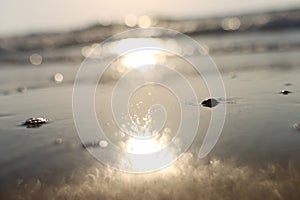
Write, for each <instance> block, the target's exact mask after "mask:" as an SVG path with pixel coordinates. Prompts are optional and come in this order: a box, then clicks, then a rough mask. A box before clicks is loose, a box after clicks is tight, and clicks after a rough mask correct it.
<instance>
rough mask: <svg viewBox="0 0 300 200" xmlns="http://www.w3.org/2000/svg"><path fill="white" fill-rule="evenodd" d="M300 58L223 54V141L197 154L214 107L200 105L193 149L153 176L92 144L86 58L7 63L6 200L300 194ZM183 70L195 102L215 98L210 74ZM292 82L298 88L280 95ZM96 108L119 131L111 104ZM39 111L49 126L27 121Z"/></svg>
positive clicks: (0, 93)
mask: <svg viewBox="0 0 300 200" xmlns="http://www.w3.org/2000/svg"><path fill="white" fill-rule="evenodd" d="M298 55H299V51H285V52H272V53H270V52H263V53H251V54H232V55H220V56H214V57H213V59H214V60H215V62H216V64H217V66H218V67H219V69H220V71H221V73H222V78H223V80H224V83H225V88H226V93H227V99H225V100H224V101H223V102H221V103H226V104H227V114H226V122H225V126H224V129H223V132H222V135H221V137H220V139H219V141H218V142H217V145H216V146H215V147H214V149H213V151H212V152H211V153H210V154H209V155H208V156H207V157H206V158H205V159H199V158H198V157H197V154H198V151H199V148H200V145H201V143H202V141H203V137H204V135H205V131H206V129H207V125H208V122H209V118H210V109H211V108H205V107H202V106H201V105H200V104H199V108H200V112H201V119H200V127H199V130H198V135H197V138H196V140H195V142H194V143H193V145H192V146H191V148H190V149H189V151H188V152H186V153H185V154H184V155H183V156H182V157H181V158H180V159H179V160H178V161H177V162H176V163H175V164H174V165H172V166H170V167H168V168H166V169H164V170H162V171H159V172H155V173H150V174H143V175H134V174H127V173H122V172H118V171H116V170H112V169H110V168H107V167H105V166H103V165H102V164H100V163H99V162H97V161H96V160H95V159H94V158H93V157H92V156H91V155H90V154H89V153H88V152H87V151H86V150H85V149H84V148H83V147H82V144H81V141H80V140H79V137H78V134H77V132H76V129H75V125H74V121H73V115H72V90H73V81H74V78H75V74H76V71H77V69H78V67H79V64H80V63H77V64H66V63H53V64H46V65H41V66H37V67H35V66H26V65H22V66H17V65H15V66H13V65H8V64H2V66H3V67H2V68H0V81H1V83H0V107H1V111H0V138H1V139H0V154H1V155H0V198H1V199H41V198H42V199H144V198H149V199H199V198H201V199H299V198H300V192H299V191H298V189H299V188H300V181H299V180H300V179H299V178H300V177H299V176H300V159H299V153H300V146H299V143H300V132H299V131H297V130H295V129H294V128H293V125H294V124H295V123H300V115H299V111H300V100H299V99H300V88H299V85H300V79H299V78H298V75H299V72H300V68H299V66H300V62H299V60H298ZM182 70H183V71H184V73H185V75H186V76H187V77H188V79H189V80H190V82H191V83H192V85H193V86H194V88H195V90H196V94H197V98H198V100H199V101H198V102H190V103H191V106H195V105H196V104H197V103H201V102H202V101H203V100H205V99H207V98H209V95H208V93H207V90H206V87H205V85H204V83H203V80H202V79H201V78H199V77H198V76H197V75H195V74H194V73H193V70H189V69H186V68H182ZM56 73H62V74H63V75H64V80H63V81H62V82H61V83H59V84H58V83H56V82H55V81H53V76H54V75H55V74H56ZM169 78H170V82H172V83H174V84H176V80H174V79H172V77H169ZM287 83H288V85H287ZM86 84H88V83H86ZM20 87H21V88H25V89H18V88H20ZM112 87H113V83H110V82H107V83H105V84H104V87H102V88H98V89H97V93H96V98H97V99H99V100H101V99H107V98H108V97H109V95H110V91H111V88H112ZM178 87H180V85H179V86H178ZM285 89H286V90H289V91H292V93H290V94H288V95H282V94H280V91H281V90H285ZM215 98H222V97H215ZM187 101H188V100H187ZM196 106H197V105H196ZM96 109H97V113H98V117H99V120H100V121H101V123H104V125H106V126H107V130H108V131H109V132H112V133H114V131H113V130H114V127H113V125H111V123H107V122H110V120H111V117H110V116H109V115H103V114H102V113H107V111H106V109H108V107H107V106H106V105H105V104H104V105H103V104H100V105H96ZM174 112H176V111H174ZM30 117H46V118H48V119H49V120H50V122H49V123H47V124H44V125H43V126H41V127H39V128H26V127H24V126H21V124H22V123H23V122H24V121H25V120H26V119H28V118H30ZM174 120H175V121H176V119H175V118H174ZM171 122H172V120H171ZM173 123H174V124H173V125H174V127H176V123H175V122H174V121H173ZM112 138H114V137H112ZM57 139H61V140H59V141H60V142H57ZM116 140H117V137H116Z"/></svg>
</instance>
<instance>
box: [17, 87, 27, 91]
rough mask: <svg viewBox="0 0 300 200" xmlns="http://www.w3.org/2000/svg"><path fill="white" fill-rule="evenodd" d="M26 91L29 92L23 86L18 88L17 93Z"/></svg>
mask: <svg viewBox="0 0 300 200" xmlns="http://www.w3.org/2000/svg"><path fill="white" fill-rule="evenodd" d="M26 90H27V88H26V87H24V86H21V87H18V88H17V91H18V92H25V91H26Z"/></svg>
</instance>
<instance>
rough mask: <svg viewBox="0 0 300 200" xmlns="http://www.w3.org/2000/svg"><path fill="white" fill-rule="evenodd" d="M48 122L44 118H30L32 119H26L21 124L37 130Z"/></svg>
mask: <svg viewBox="0 0 300 200" xmlns="http://www.w3.org/2000/svg"><path fill="white" fill-rule="evenodd" d="M48 122H49V120H48V119H47V118H44V117H32V118H29V119H27V120H26V121H25V122H24V123H23V125H24V126H26V127H27V128H38V127H40V126H42V125H43V124H46V123H48Z"/></svg>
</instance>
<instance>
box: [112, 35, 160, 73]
mask: <svg viewBox="0 0 300 200" xmlns="http://www.w3.org/2000/svg"><path fill="white" fill-rule="evenodd" d="M161 48H162V44H161V43H160V42H159V41H158V40H155V39H148V38H128V39H123V40H120V41H119V42H118V43H117V44H116V45H115V46H114V47H113V51H114V52H116V53H117V54H119V55H122V56H123V57H122V64H123V65H124V66H126V67H129V68H139V67H143V66H151V65H155V64H157V63H158V61H159V54H161V51H160V50H159V49H161Z"/></svg>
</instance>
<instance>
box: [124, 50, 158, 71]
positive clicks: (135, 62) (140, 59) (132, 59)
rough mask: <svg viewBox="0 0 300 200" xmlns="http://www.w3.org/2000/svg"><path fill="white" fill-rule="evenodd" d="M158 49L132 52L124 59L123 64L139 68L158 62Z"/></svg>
mask: <svg viewBox="0 0 300 200" xmlns="http://www.w3.org/2000/svg"><path fill="white" fill-rule="evenodd" d="M157 54H158V52H157V51H153V50H141V51H136V52H133V53H130V54H128V55H126V56H125V57H124V58H123V59H122V64H123V65H125V66H126V67H131V68H137V67H142V66H146V65H155V64H156V63H157V61H158V60H157Z"/></svg>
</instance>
